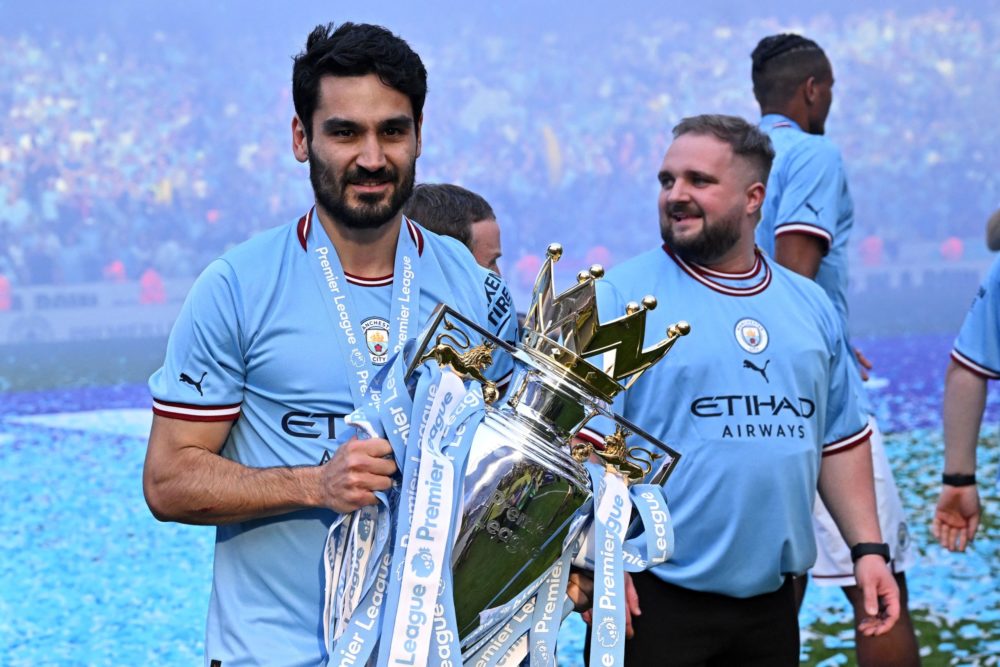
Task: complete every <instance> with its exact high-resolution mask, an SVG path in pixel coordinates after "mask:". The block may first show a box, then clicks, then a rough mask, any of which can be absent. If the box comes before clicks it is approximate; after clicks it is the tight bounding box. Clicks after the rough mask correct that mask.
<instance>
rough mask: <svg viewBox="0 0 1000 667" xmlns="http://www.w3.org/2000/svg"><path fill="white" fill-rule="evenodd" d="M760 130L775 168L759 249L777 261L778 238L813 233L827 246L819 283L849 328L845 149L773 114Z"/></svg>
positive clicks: (849, 210)
mask: <svg viewBox="0 0 1000 667" xmlns="http://www.w3.org/2000/svg"><path fill="white" fill-rule="evenodd" d="M760 129H761V130H763V131H764V132H765V133H766V134H767V135H768V136H769V137H770V138H771V143H772V144H773V145H774V152H775V157H774V164H773V165H772V167H771V175H770V176H769V177H768V179H767V196H766V197H765V198H764V206H763V208H762V209H761V221H760V224H759V225H758V226H757V245H759V246H760V247H761V248H763V250H764V251H765V252H766V253H767V254H768V255H771V256H772V257H773V256H774V239H775V237H776V236H779V235H781V234H787V233H792V232H794V233H799V234H810V235H812V236H815V237H816V238H819V239H821V240H822V241H823V243H824V244H825V245H826V247H827V253H826V255H824V257H823V261H822V262H820V265H819V272H818V273H817V274H816V282H817V283H819V285H820V286H821V287H822V288H823V289H824V290H825V291H826V293H827V295H828V296H829V297H830V300H831V301H833V305H834V306H836V308H837V312H838V313H839V315H840V318H841V319H842V320H843V322H844V327H845V330H846V328H847V242H848V239H849V238H850V235H851V228H852V227H853V226H854V201H853V200H852V199H851V192H850V189H849V188H848V186H847V176H846V174H845V173H844V162H843V159H842V158H841V156H840V151H839V150H838V149H837V147H836V146H835V145H834V144H833V142H832V141H830V140H829V139H827V138H826V137H824V136H819V135H814V134H809V133H808V132H804V131H803V130H802V129H801V128H800V127H799V126H798V125H797V124H796V123H795V121H793V120H791V119H789V118H786V117H785V116H782V115H779V114H768V115H767V116H764V117H763V118H762V119H761V121H760Z"/></svg>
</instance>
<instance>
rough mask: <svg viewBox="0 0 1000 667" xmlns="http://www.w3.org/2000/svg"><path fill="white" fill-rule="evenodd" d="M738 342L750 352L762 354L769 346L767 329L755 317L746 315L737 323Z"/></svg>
mask: <svg viewBox="0 0 1000 667" xmlns="http://www.w3.org/2000/svg"><path fill="white" fill-rule="evenodd" d="M735 333H736V342H737V343H739V344H740V347H742V348H743V349H744V350H746V351H747V352H749V353H750V354H760V353H761V352H763V351H764V350H765V349H766V348H767V329H765V328H764V325H763V324H761V323H760V322H758V321H757V320H755V319H752V318H749V317H745V318H743V319H742V320H740V321H739V322H737V323H736V331H735Z"/></svg>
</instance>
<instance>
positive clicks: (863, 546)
mask: <svg viewBox="0 0 1000 667" xmlns="http://www.w3.org/2000/svg"><path fill="white" fill-rule="evenodd" d="M862 556H881V557H882V558H884V559H885V562H886V563H888V562H889V561H890V560H892V556H890V555H889V545H888V544H886V543H885V542H881V543H879V542H858V543H857V544H855V545H854V546H853V547H851V562H852V563H856V562H858V559H859V558H861V557H862Z"/></svg>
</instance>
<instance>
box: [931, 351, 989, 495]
mask: <svg viewBox="0 0 1000 667" xmlns="http://www.w3.org/2000/svg"><path fill="white" fill-rule="evenodd" d="M985 407H986V380H985V378H982V377H980V376H978V375H976V374H975V373H973V372H972V371H970V370H968V369H966V368H963V367H962V366H959V365H958V364H957V363H955V362H954V361H952V362H951V363H950V364H949V365H948V371H947V373H946V374H945V380H944V402H943V410H942V412H943V417H944V471H945V472H947V473H952V474H966V475H971V474H973V473H975V472H976V444H977V443H978V442H979V427H980V425H981V424H982V420H983V410H984V409H985Z"/></svg>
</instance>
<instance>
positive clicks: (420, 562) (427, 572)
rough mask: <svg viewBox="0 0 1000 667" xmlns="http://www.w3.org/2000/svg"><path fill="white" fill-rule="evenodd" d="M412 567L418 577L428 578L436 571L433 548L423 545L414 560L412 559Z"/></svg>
mask: <svg viewBox="0 0 1000 667" xmlns="http://www.w3.org/2000/svg"><path fill="white" fill-rule="evenodd" d="M410 568H411V569H412V570H413V573H414V574H415V575H417V576H418V577H421V578H426V577H429V576H431V572H433V571H434V558H433V557H431V550H430V549H428V548H427V547H421V548H420V550H419V551H417V553H416V554H414V556H413V560H411V561H410Z"/></svg>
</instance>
